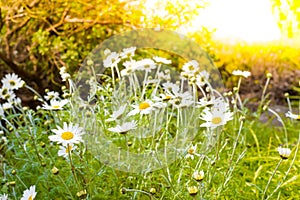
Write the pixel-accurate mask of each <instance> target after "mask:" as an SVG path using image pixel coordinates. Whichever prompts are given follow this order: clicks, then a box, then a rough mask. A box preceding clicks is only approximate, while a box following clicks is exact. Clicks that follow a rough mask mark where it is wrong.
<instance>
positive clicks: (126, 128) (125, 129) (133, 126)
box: [107, 120, 137, 134]
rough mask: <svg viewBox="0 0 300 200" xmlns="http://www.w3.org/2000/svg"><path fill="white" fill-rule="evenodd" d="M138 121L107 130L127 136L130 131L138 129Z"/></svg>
mask: <svg viewBox="0 0 300 200" xmlns="http://www.w3.org/2000/svg"><path fill="white" fill-rule="evenodd" d="M136 126H137V124H136V121H134V120H132V121H131V122H125V123H123V124H122V125H117V126H116V127H111V128H108V129H107V130H109V131H111V132H115V133H120V134H125V133H127V132H128V131H130V130H133V129H136Z"/></svg>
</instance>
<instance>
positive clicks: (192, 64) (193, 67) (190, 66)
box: [182, 60, 199, 75]
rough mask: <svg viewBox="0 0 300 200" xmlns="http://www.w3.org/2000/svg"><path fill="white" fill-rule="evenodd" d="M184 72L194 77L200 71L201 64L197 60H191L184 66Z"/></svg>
mask: <svg viewBox="0 0 300 200" xmlns="http://www.w3.org/2000/svg"><path fill="white" fill-rule="evenodd" d="M182 70H183V71H184V72H185V73H186V74H187V75H194V74H195V73H196V72H197V71H198V70H199V63H198V62H197V61H196V60H191V61H189V62H187V63H185V64H184V65H183V66H182Z"/></svg>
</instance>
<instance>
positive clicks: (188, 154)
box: [184, 144, 199, 160]
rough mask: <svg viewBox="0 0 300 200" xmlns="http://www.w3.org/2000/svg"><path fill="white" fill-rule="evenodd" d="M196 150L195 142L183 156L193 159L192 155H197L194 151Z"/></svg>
mask: <svg viewBox="0 0 300 200" xmlns="http://www.w3.org/2000/svg"><path fill="white" fill-rule="evenodd" d="M196 151H197V144H195V145H192V146H191V147H190V148H189V149H188V150H187V154H186V155H185V157H184V158H186V159H187V158H191V159H192V160H194V156H195V155H196V156H199V154H197V153H196Z"/></svg>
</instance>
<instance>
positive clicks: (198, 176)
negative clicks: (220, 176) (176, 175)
mask: <svg viewBox="0 0 300 200" xmlns="http://www.w3.org/2000/svg"><path fill="white" fill-rule="evenodd" d="M193 178H194V179H195V180H196V181H202V180H203V179H204V172H203V170H201V171H197V170H196V171H195V172H194V173H193Z"/></svg>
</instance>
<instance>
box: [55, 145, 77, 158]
mask: <svg viewBox="0 0 300 200" xmlns="http://www.w3.org/2000/svg"><path fill="white" fill-rule="evenodd" d="M75 149H76V146H74V145H73V144H69V145H67V146H59V150H58V156H62V157H64V158H67V157H68V156H69V153H71V152H72V151H73V150H75Z"/></svg>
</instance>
